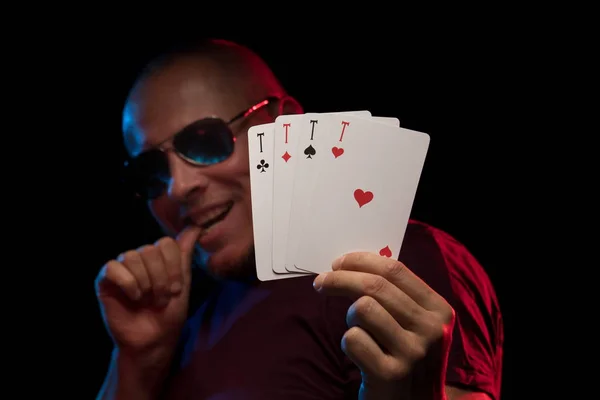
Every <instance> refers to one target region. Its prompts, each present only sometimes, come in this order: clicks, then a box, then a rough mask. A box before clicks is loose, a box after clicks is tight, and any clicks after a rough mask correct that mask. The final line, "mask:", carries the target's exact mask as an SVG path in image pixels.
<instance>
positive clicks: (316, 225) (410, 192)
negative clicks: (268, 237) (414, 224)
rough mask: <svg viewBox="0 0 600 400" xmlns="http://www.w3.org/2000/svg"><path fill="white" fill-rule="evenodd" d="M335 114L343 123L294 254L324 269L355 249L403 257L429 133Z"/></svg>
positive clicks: (336, 125) (332, 119)
mask: <svg viewBox="0 0 600 400" xmlns="http://www.w3.org/2000/svg"><path fill="white" fill-rule="evenodd" d="M327 119H328V125H329V127H330V129H335V130H333V131H331V134H328V135H326V136H325V139H324V141H323V143H322V145H321V146H325V147H324V149H327V152H326V154H327V157H322V158H320V159H319V160H318V165H317V166H316V168H317V171H318V174H316V175H315V176H313V179H314V187H313V188H312V191H311V194H310V195H309V198H310V200H309V201H307V202H306V204H307V207H308V208H307V209H306V210H307V211H306V213H305V214H304V216H303V223H302V224H300V225H301V229H300V233H299V234H297V235H296V237H295V238H294V240H295V241H296V246H291V247H289V248H288V251H287V260H286V261H287V262H290V263H291V264H292V265H295V266H296V268H299V269H302V270H305V271H308V272H312V273H321V272H325V271H330V270H331V262H332V261H333V260H334V259H335V258H337V257H338V256H341V255H342V254H344V253H347V252H350V251H369V252H375V253H378V254H380V255H383V256H387V257H392V258H398V255H399V252H400V247H401V244H402V241H403V238H404V233H405V230H406V226H407V224H408V219H409V217H410V212H411V208H412V203H413V200H414V197H415V194H416V190H417V186H418V182H419V178H420V175H421V171H422V168H423V164H424V161H425V156H426V154H427V150H428V147H429V135H427V134H425V133H421V132H416V131H413V130H409V129H404V128H400V127H398V126H394V125H389V124H382V123H377V122H375V121H372V119H370V118H368V119H365V118H359V117H355V116H351V115H329V116H327ZM315 161H316V160H315ZM294 195H295V193H294ZM296 200H297V199H296ZM291 249H294V250H291Z"/></svg>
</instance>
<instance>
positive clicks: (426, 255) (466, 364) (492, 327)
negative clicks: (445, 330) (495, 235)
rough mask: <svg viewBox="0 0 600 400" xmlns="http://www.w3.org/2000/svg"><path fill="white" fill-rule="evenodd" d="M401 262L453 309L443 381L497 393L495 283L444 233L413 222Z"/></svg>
mask: <svg viewBox="0 0 600 400" xmlns="http://www.w3.org/2000/svg"><path fill="white" fill-rule="evenodd" d="M405 237H406V239H405V241H404V243H403V249H402V251H401V252H400V257H399V259H400V261H401V262H402V263H404V264H405V265H406V266H407V267H408V268H409V269H411V270H412V271H413V272H414V273H415V274H417V275H418V276H419V277H420V278H421V279H423V280H424V281H425V282H426V283H427V284H428V285H429V286H430V287H431V288H432V289H434V290H435V291H436V292H437V293H439V294H440V295H441V296H443V297H444V298H445V299H446V301H448V303H450V305H451V306H452V307H453V308H454V310H455V313H456V323H455V326H454V331H453V339H452V346H451V349H450V356H449V361H448V370H447V376H446V384H448V385H454V386H458V387H461V388H464V389H469V390H474V391H481V392H485V393H487V394H488V395H490V396H491V398H492V399H494V400H498V399H499V398H500V387H501V377H502V359H503V344H504V343H503V342H504V327H503V321H502V314H501V312H500V307H499V304H498V299H497V296H496V293H495V290H494V287H493V285H492V283H491V281H490V279H489V277H488V275H487V274H486V272H485V270H484V268H483V267H482V266H481V265H480V264H479V262H478V261H477V260H476V259H475V257H474V256H473V255H472V254H471V253H470V252H469V251H468V250H467V249H466V248H465V246H463V245H462V244H461V243H459V242H458V241H457V240H455V239H454V238H453V237H451V236H450V235H448V234H447V233H445V232H443V231H441V230H439V229H436V228H434V227H431V226H428V225H426V224H423V223H418V222H414V221H413V222H411V224H409V227H408V229H407V234H406V236H405Z"/></svg>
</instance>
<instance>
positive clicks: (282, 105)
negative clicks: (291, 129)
mask: <svg viewBox="0 0 600 400" xmlns="http://www.w3.org/2000/svg"><path fill="white" fill-rule="evenodd" d="M302 113H304V110H303V109H302V106H301V105H300V103H298V101H297V100H296V99H295V98H293V97H292V96H286V97H284V98H282V99H281V100H279V102H278V104H277V114H276V115H275V117H277V116H279V115H290V114H302Z"/></svg>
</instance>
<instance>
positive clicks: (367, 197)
mask: <svg viewBox="0 0 600 400" xmlns="http://www.w3.org/2000/svg"><path fill="white" fill-rule="evenodd" d="M354 199H355V200H356V202H357V203H358V207H362V206H364V205H365V204H368V203H370V202H371V200H373V193H372V192H365V191H363V190H362V189H356V190H355V191H354Z"/></svg>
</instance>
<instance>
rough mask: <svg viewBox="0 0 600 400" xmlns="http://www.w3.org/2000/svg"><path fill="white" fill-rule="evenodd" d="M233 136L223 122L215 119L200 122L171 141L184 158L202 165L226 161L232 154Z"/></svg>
mask: <svg viewBox="0 0 600 400" xmlns="http://www.w3.org/2000/svg"><path fill="white" fill-rule="evenodd" d="M233 143H234V142H233V134H232V132H231V130H230V129H229V126H227V124H226V123H225V121H223V120H221V119H217V118H207V119H203V120H200V121H198V122H196V123H194V124H192V125H190V126H188V127H187V128H185V129H184V130H183V131H181V132H180V133H179V134H178V135H177V136H175V138H174V139H173V147H175V149H177V151H178V152H179V153H181V154H182V155H183V156H184V157H186V158H188V159H189V160H191V161H193V162H195V163H198V164H203V165H210V164H216V163H219V162H222V161H224V160H226V159H227V158H228V157H229V156H230V155H231V153H233Z"/></svg>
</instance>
